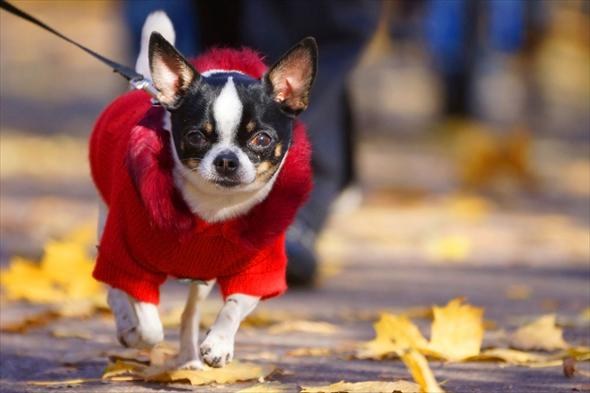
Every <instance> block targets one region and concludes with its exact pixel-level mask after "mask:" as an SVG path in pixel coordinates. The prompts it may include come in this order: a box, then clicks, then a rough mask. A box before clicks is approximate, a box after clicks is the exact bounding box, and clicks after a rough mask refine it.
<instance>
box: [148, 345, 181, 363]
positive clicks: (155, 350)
mask: <svg viewBox="0 0 590 393" xmlns="http://www.w3.org/2000/svg"><path fill="white" fill-rule="evenodd" d="M177 353H178V347H177V346H176V345H174V344H172V343H170V342H168V341H162V342H159V343H157V344H156V345H154V346H153V347H152V349H151V350H150V365H153V366H162V365H164V364H166V362H167V361H168V360H170V359H172V358H173V357H174V356H175V355H176V354H177Z"/></svg>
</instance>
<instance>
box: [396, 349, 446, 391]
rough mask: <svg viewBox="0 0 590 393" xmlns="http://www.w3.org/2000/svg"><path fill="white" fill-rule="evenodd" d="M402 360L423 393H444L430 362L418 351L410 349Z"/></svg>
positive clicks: (402, 356)
mask: <svg viewBox="0 0 590 393" xmlns="http://www.w3.org/2000/svg"><path fill="white" fill-rule="evenodd" d="M401 359H402V361H403V362H404V364H405V365H406V367H407V368H408V370H410V373H411V374H412V378H414V381H416V382H417V383H418V385H420V388H421V389H422V391H423V392H428V393H440V392H444V391H443V390H442V388H441V387H440V386H439V384H438V383H437V382H436V379H435V378H434V375H433V374H432V370H430V366H429V365H428V361H427V360H426V358H425V357H424V355H422V354H421V353H420V352H418V350H416V349H410V350H408V351H406V352H404V353H403V354H402V355H401Z"/></svg>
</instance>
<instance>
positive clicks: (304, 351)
mask: <svg viewBox="0 0 590 393" xmlns="http://www.w3.org/2000/svg"><path fill="white" fill-rule="evenodd" d="M331 353H332V350H331V349H330V348H326V347H319V348H297V349H293V350H291V351H289V352H287V356H293V357H301V356H329V355H330V354H331Z"/></svg>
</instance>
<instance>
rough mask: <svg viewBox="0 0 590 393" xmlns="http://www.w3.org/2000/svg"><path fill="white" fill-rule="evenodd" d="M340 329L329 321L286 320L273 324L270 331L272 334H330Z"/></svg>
mask: <svg viewBox="0 0 590 393" xmlns="http://www.w3.org/2000/svg"><path fill="white" fill-rule="evenodd" d="M338 330H339V329H338V327H337V326H336V325H333V324H331V323H328V322H315V321H285V322H281V323H278V324H276V325H273V326H271V327H270V328H269V329H268V332H269V333H270V334H283V333H291V332H298V333H314V334H325V335H330V334H334V333H336V332H338Z"/></svg>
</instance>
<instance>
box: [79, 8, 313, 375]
mask: <svg viewBox="0 0 590 393" xmlns="http://www.w3.org/2000/svg"><path fill="white" fill-rule="evenodd" d="M174 39H175V33H174V29H173V26H172V23H171V22H170V20H169V19H168V17H167V16H166V14H164V13H163V12H160V11H158V12H155V13H153V14H151V15H150V16H149V17H148V19H146V22H145V25H144V27H143V31H142V44H141V51H140V54H139V58H138V61H137V65H136V69H137V71H138V72H140V73H142V74H143V75H146V76H147V75H151V79H152V81H153V84H154V86H155V87H156V89H157V90H158V92H159V93H158V97H157V99H158V101H159V104H160V105H153V104H152V102H151V101H150V98H149V96H148V95H147V94H146V93H145V92H141V91H132V92H129V93H127V94H125V95H123V96H121V97H119V98H118V99H117V100H115V101H114V102H113V103H112V104H111V105H110V106H109V107H108V108H107V109H106V110H105V111H104V112H103V114H102V115H101V116H100V118H99V120H98V121H97V123H96V126H95V129H94V131H93V133H92V136H91V140H90V163H91V171H92V176H93V179H94V182H95V184H96V186H97V189H98V190H99V193H100V195H101V197H102V200H103V202H104V203H103V205H102V206H101V209H100V219H99V237H100V238H99V252H98V257H97V263H96V267H95V270H94V273H93V275H94V277H95V278H96V279H98V280H100V281H103V282H105V283H107V284H108V285H109V286H110V288H109V293H108V303H109V305H110V307H111V309H112V310H113V313H114V315H115V320H116V326H117V335H118V338H119V341H120V342H121V343H122V344H123V345H125V346H131V347H137V348H149V347H151V346H153V345H154V344H156V343H158V342H159V341H161V340H162V339H163V329H162V324H161V322H160V319H159V315H158V309H157V304H158V302H159V289H158V288H159V286H160V285H161V284H162V283H163V282H164V280H165V279H166V277H167V276H173V277H176V278H182V279H189V280H191V281H192V283H191V285H190V290H189V295H188V300H187V303H186V306H185V309H184V312H183V314H182V320H181V328H180V341H181V342H180V352H179V354H178V356H177V358H176V359H175V363H174V366H175V367H179V368H188V369H201V368H202V367H203V363H202V360H204V361H205V363H207V364H208V365H210V366H213V367H222V366H224V365H225V364H227V363H228V362H230V361H231V360H232V358H233V351H234V350H233V348H234V337H235V334H236V332H237V330H238V327H239V324H240V322H241V321H242V320H243V319H244V318H245V317H246V316H247V315H248V314H249V313H250V312H251V311H252V310H253V309H254V308H255V307H256V305H257V304H258V302H259V300H260V299H265V298H269V297H272V296H276V295H279V294H280V293H282V292H283V291H284V290H285V289H286V283H285V269H286V254H285V250H284V241H285V232H286V229H287V227H288V226H289V224H290V223H291V222H292V220H293V218H294V216H295V213H296V211H297V209H298V208H299V206H300V205H301V204H302V203H303V202H304V201H305V198H306V196H307V194H308V193H309V191H310V189H311V170H310V148H309V143H308V140H307V136H306V131H305V129H304V127H303V126H302V125H301V123H299V122H298V121H297V120H296V116H297V115H298V114H299V113H300V112H301V111H303V110H305V109H306V107H307V105H308V97H309V92H310V89H311V86H312V84H313V80H314V78H315V74H316V63H317V46H316V44H315V40H314V39H313V38H306V39H304V40H302V41H301V42H299V43H298V44H297V45H295V46H294V47H293V48H291V49H290V50H289V51H288V52H287V53H286V54H285V55H283V56H282V57H281V58H280V59H279V60H278V61H277V62H276V63H275V64H274V65H273V66H272V67H270V68H268V69H267V67H266V66H265V64H264V63H263V62H262V60H261V58H260V56H259V55H258V54H257V53H256V52H254V51H252V50H250V49H246V48H242V49H239V50H234V49H213V50H211V51H210V52H208V53H206V54H204V55H201V56H200V57H198V58H196V59H195V60H193V61H192V62H189V61H188V60H186V59H185V58H184V57H183V56H182V55H181V54H180V53H179V52H178V51H177V50H176V49H175V48H174V46H173V43H174ZM215 282H217V283H218V284H219V286H220V288H221V292H222V294H223V297H224V300H225V303H224V305H223V307H222V309H221V310H220V312H219V314H218V316H217V319H216V321H215V323H214V324H213V326H211V328H210V329H209V331H208V332H207V335H206V338H205V339H204V341H203V342H202V343H201V345H200V346H199V342H198V340H199V302H201V301H202V300H203V299H204V298H205V297H206V296H207V295H208V293H209V292H210V290H211V288H212V286H213V285H214V283H215Z"/></svg>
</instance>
